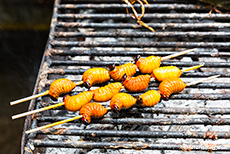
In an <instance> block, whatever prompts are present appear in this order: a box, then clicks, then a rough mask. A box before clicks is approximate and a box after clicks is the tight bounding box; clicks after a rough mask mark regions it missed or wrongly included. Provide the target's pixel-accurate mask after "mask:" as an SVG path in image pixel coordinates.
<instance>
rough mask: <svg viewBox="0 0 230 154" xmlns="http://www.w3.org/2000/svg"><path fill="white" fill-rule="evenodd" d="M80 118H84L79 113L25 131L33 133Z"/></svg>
mask: <svg viewBox="0 0 230 154" xmlns="http://www.w3.org/2000/svg"><path fill="white" fill-rule="evenodd" d="M106 110H111V108H110V107H107V108H106ZM80 118H82V115H79V116H76V117H73V118H69V119H66V120H62V121H58V122H55V123H52V124H48V125H45V126H41V127H37V128H34V129H31V130H27V131H26V132H25V133H26V134H29V133H33V132H36V131H39V130H42V129H47V128H50V127H53V126H57V125H60V124H64V123H67V122H70V121H73V120H77V119H80Z"/></svg>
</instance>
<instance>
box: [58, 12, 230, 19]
mask: <svg viewBox="0 0 230 154" xmlns="http://www.w3.org/2000/svg"><path fill="white" fill-rule="evenodd" d="M140 15H141V14H138V16H140ZM57 17H58V19H94V20H97V19H120V20H121V19H130V15H128V14H126V13H124V14H120V13H117V14H108V13H107V14H87V15H84V14H71V13H70V14H58V15H57ZM178 18H180V19H189V18H190V19H200V20H204V19H212V20H217V19H219V20H220V19H221V20H224V21H226V20H227V19H229V18H230V14H220V13H217V14H214V13H213V14H208V13H183V14H180V13H170V14H169V13H161V14H159V13H156V14H149V13H145V15H144V17H143V19H178Z"/></svg>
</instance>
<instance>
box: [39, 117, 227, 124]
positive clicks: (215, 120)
mask: <svg viewBox="0 0 230 154" xmlns="http://www.w3.org/2000/svg"><path fill="white" fill-rule="evenodd" d="M68 118H70V117H65V116H62V117H49V116H46V117H40V118H38V120H39V121H42V122H45V121H51V122H56V121H61V120H64V119H68ZM77 121H79V120H77ZM91 123H92V124H94V123H101V124H115V125H124V124H128V125H229V124H230V118H154V119H147V118H145V119H140V118H131V117H129V118H119V117H118V118H116V117H113V118H102V119H100V120H98V119H93V120H92V121H91Z"/></svg>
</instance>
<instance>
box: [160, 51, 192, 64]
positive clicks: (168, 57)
mask: <svg viewBox="0 0 230 154" xmlns="http://www.w3.org/2000/svg"><path fill="white" fill-rule="evenodd" d="M194 50H195V49H188V50H185V51H182V52H178V53H175V54H172V55H168V56H165V57H161V61H164V60H168V59H171V58H174V57H178V56H181V55H185V54H187V53H189V52H192V51H194Z"/></svg>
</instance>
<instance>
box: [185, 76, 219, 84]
mask: <svg viewBox="0 0 230 154" xmlns="http://www.w3.org/2000/svg"><path fill="white" fill-rule="evenodd" d="M219 76H220V75H214V76H210V77H208V78H205V79H200V80H198V81H194V82H190V83H187V84H186V86H192V85H195V84H198V83H200V82H204V81H208V80H212V79H215V78H218V77H219Z"/></svg>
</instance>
